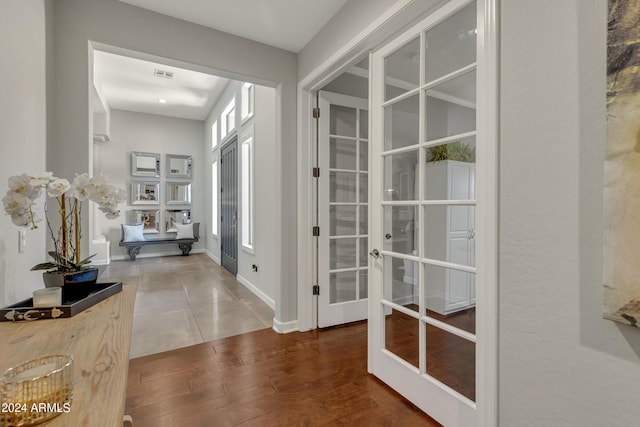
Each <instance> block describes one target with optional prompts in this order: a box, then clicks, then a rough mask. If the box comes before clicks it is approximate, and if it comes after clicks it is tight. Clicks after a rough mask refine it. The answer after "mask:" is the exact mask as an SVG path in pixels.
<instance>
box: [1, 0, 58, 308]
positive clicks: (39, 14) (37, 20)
mask: <svg viewBox="0 0 640 427" xmlns="http://www.w3.org/2000/svg"><path fill="white" fill-rule="evenodd" d="M45 31H46V29H45V1H44V0H32V1H24V0H7V1H3V2H2V13H0V75H1V76H2V79H0V93H2V96H0V197H4V194H5V192H6V190H7V188H8V187H7V180H8V178H9V177H10V176H13V175H20V174H22V173H29V174H35V173H38V172H42V171H44V170H45V168H46V165H45V161H46V137H47V135H46V130H47V128H46V125H47V123H46V110H45V109H46V102H47V99H46V85H45V75H46V73H45V71H46V64H45V56H46V55H45V52H46V47H45ZM43 201H44V197H42V198H41V201H40V202H39V203H38V206H39V208H40V209H39V211H40V213H41V215H40V216H41V217H42V216H43V213H42V212H43V210H42V207H43ZM45 229H46V227H45V225H44V223H43V222H41V223H40V224H39V228H38V229H37V230H27V232H26V233H27V234H26V239H27V247H26V250H25V252H24V253H22V254H20V253H18V230H19V228H18V227H16V226H14V225H13V223H12V222H11V217H9V216H8V215H6V214H5V213H4V211H2V212H1V213H0V307H4V306H5V305H8V304H12V303H15V302H18V301H19V300H22V299H25V298H29V297H31V293H32V292H33V290H34V289H37V288H42V287H43V282H42V272H31V271H29V269H30V268H31V267H33V266H34V265H35V264H38V263H41V262H44V261H46V256H47V255H46V250H45V249H46V248H45V235H46V232H45Z"/></svg>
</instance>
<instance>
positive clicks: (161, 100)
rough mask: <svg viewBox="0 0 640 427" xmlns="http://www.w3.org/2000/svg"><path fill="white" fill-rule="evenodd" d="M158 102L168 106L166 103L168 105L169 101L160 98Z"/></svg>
mask: <svg viewBox="0 0 640 427" xmlns="http://www.w3.org/2000/svg"><path fill="white" fill-rule="evenodd" d="M158 102H159V103H160V104H166V103H167V100H166V99H164V98H160V99H158Z"/></svg>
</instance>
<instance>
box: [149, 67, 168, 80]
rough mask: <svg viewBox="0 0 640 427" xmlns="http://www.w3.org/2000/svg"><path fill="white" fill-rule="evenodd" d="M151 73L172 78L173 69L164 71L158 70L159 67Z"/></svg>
mask: <svg viewBox="0 0 640 427" xmlns="http://www.w3.org/2000/svg"><path fill="white" fill-rule="evenodd" d="M153 75H154V76H156V77H162V78H165V79H172V78H173V71H165V70H159V69H157V68H156V69H155V71H154V72H153Z"/></svg>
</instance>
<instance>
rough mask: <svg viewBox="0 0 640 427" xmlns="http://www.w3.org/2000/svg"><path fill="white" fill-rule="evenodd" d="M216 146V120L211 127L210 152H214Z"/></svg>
mask: <svg viewBox="0 0 640 427" xmlns="http://www.w3.org/2000/svg"><path fill="white" fill-rule="evenodd" d="M217 146H218V121H217V120H216V121H215V122H213V124H212V125H211V151H213V150H215V149H216V147H217Z"/></svg>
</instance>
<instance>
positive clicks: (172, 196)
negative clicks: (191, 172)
mask: <svg viewBox="0 0 640 427" xmlns="http://www.w3.org/2000/svg"><path fill="white" fill-rule="evenodd" d="M166 203H167V205H190V204H191V183H190V182H167V202H166Z"/></svg>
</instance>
